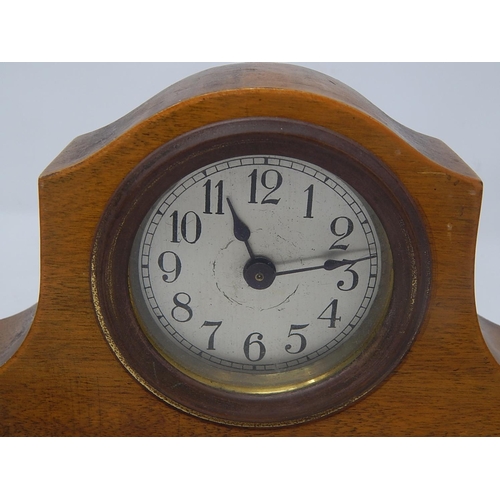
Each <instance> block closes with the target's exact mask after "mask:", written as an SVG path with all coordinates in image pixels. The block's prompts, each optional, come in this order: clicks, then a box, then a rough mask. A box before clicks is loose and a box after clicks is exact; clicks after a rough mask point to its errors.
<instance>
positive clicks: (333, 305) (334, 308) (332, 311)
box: [318, 299, 342, 328]
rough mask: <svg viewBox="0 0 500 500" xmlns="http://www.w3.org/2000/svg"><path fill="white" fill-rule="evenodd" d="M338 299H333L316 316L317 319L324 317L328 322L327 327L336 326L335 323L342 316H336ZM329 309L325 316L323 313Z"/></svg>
mask: <svg viewBox="0 0 500 500" xmlns="http://www.w3.org/2000/svg"><path fill="white" fill-rule="evenodd" d="M338 302H339V301H338V300H337V299H333V300H332V301H331V302H330V303H329V304H328V306H327V307H326V308H325V309H324V310H323V312H322V313H321V314H320V315H319V316H318V319H326V320H328V321H329V322H330V324H329V325H328V328H336V325H335V323H336V322H337V321H341V320H342V318H341V317H340V316H339V317H337V305H338ZM328 309H330V313H329V314H328V315H327V316H324V314H325V313H326V312H327V311H328Z"/></svg>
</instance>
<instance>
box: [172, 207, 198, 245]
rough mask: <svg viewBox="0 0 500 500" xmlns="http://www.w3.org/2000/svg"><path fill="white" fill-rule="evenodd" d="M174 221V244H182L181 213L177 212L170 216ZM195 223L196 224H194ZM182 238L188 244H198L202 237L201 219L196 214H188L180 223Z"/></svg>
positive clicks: (190, 212)
mask: <svg viewBox="0 0 500 500" xmlns="http://www.w3.org/2000/svg"><path fill="white" fill-rule="evenodd" d="M170 218H171V219H172V240H171V241H172V243H180V242H181V240H180V238H179V212H178V211H177V210H175V211H174V212H173V213H172V215H171V216H170ZM193 223H194V224H193ZM180 230H181V236H182V238H183V239H184V241H186V242H187V243H191V244H193V243H196V242H197V241H198V240H199V239H200V236H201V219H200V217H199V215H198V214H197V213H196V212H192V211H189V212H186V213H185V214H184V217H182V219H181V223H180Z"/></svg>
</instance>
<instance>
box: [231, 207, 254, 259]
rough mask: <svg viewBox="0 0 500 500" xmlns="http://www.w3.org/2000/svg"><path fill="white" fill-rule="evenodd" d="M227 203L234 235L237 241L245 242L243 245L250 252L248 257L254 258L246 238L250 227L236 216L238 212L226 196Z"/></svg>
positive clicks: (248, 235) (248, 236)
mask: <svg viewBox="0 0 500 500" xmlns="http://www.w3.org/2000/svg"><path fill="white" fill-rule="evenodd" d="M226 200H227V204H228V205H229V209H230V210H231V215H232V216H233V233H234V237H235V238H236V239H237V240H238V241H242V242H243V243H245V246H246V247H247V250H248V253H249V254H250V258H252V259H253V258H254V253H253V251H252V249H251V248H250V244H249V243H248V240H249V238H250V234H251V233H250V229H249V228H248V226H247V225H246V224H245V223H244V222H243V221H242V220H241V219H240V218H239V217H238V214H237V213H236V210H235V209H234V207H233V204H232V203H231V200H230V199H229V198H226Z"/></svg>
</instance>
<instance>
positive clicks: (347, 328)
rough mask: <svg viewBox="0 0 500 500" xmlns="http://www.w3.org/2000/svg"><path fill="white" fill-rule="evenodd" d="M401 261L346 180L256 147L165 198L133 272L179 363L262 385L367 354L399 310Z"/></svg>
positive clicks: (139, 244)
mask: <svg viewBox="0 0 500 500" xmlns="http://www.w3.org/2000/svg"><path fill="white" fill-rule="evenodd" d="M391 259H392V257H391V254H390V251H389V245H388V243H387V237H386V235H385V232H384V230H383V227H382V225H381V223H380V221H379V220H378V218H377V217H376V215H375V214H374V212H373V211H372V210H371V208H370V207H369V206H368V204H367V203H366V202H365V201H364V199H363V198H362V197H361V196H360V195H359V194H358V193H356V192H355V191H354V190H353V189H352V188H351V187H350V186H349V185H348V184H347V183H345V182H344V181H343V180H341V179H340V178H338V177H337V176H335V175H333V174H332V173H330V172H329V171H327V170H326V169H323V168H322V167H321V166H320V165H313V164H311V163H308V162H305V161H302V160H299V159H296V158H289V157H285V156H276V155H250V156H239V157H231V158H227V159H224V160H222V161H218V162H216V163H213V164H210V165H206V166H203V167H202V168H200V169H198V170H197V171H195V172H194V173H191V174H189V175H188V176H186V177H185V178H183V179H181V180H180V181H179V182H177V183H176V184H175V185H174V186H173V187H171V188H170V189H169V190H168V191H166V192H165V193H164V194H163V195H162V196H161V197H160V198H159V199H158V200H156V202H155V203H154V204H153V205H152V207H151V209H150V211H149V213H148V215H147V216H146V217H145V219H144V220H143V222H142V224H141V226H140V229H139V231H138V232H137V235H136V238H135V241H134V246H133V251H132V254H131V258H130V265H129V279H130V287H131V296H132V299H133V304H134V308H135V309H136V313H137V316H138V318H139V319H140V322H141V324H142V327H143V329H144V331H145V332H146V334H147V336H148V338H149V339H150V341H151V342H152V343H153V344H154V345H155V346H156V348H157V349H158V351H159V352H160V353H161V354H162V355H163V356H164V357H165V358H166V359H167V360H168V361H169V362H171V363H172V364H173V365H175V366H177V367H178V368H180V369H181V370H183V371H185V372H187V373H189V375H190V376H194V377H195V378H198V379H200V380H202V381H204V382H206V383H209V384H216V385H217V384H221V385H224V386H226V385H227V384H228V380H231V381H232V382H231V383H233V382H234V381H235V380H236V381H237V382H236V384H237V385H238V387H239V388H241V387H243V388H244V387H248V388H251V390H262V388H265V387H270V385H273V384H276V385H278V386H279V384H280V379H279V376H280V375H279V374H283V373H288V375H287V377H286V378H285V379H283V380H286V381H287V383H293V384H300V381H301V380H302V379H303V380H308V381H310V380H311V377H314V376H316V375H318V376H319V375H320V374H324V373H326V372H328V368H326V369H325V366H326V367H328V366H337V367H338V366H340V365H342V364H343V363H344V364H345V363H346V362H348V361H349V359H351V358H352V357H353V356H354V355H355V353H356V352H357V351H358V350H359V349H360V348H361V347H360V346H361V345H362V344H363V342H364V341H365V340H366V338H367V337H368V336H369V335H370V333H371V332H372V331H373V329H374V326H375V325H376V324H377V322H378V321H380V318H381V317H382V316H383V314H384V312H385V310H386V307H387V301H388V297H389V296H390V292H391V286H390V277H389V276H390V273H391V269H392V262H391ZM325 358H328V360H329V361H328V362H327V363H326V364H325V361H324V359H325ZM305 371H306V372H307V375H304V372H305ZM293 372H297V374H298V375H297V377H295V378H294V377H293V376H291V377H290V373H292V374H293ZM235 374H236V378H235ZM259 375H267V376H271V377H273V376H274V377H278V378H277V379H276V381H274V382H272V383H271V384H269V378H267V379H265V381H263V382H262V383H260V384H259V383H255V381H256V380H257V379H258V377H259ZM255 376H257V378H256V377H255ZM259 388H260V389H259Z"/></svg>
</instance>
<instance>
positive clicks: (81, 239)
mask: <svg viewBox="0 0 500 500" xmlns="http://www.w3.org/2000/svg"><path fill="white" fill-rule="evenodd" d="M248 117H273V118H283V119H289V120H298V121H302V122H307V123H310V124H313V125H316V126H320V127H324V128H326V129H329V130H332V131H334V132H336V133H338V134H340V135H342V136H344V137H347V138H348V139H350V140H353V141H355V142H357V143H358V144H360V145H361V146H363V147H364V148H366V149H368V150H369V151H370V152H371V153H372V154H374V155H375V156H377V157H378V158H380V160H381V161H382V162H384V163H385V164H386V165H387V166H389V168H390V169H391V170H392V172H393V173H394V174H395V175H396V177H397V178H398V179H399V181H400V182H401V183H402V184H403V185H404V186H405V188H406V190H407V192H408V193H409V194H410V196H411V197H412V198H413V200H414V202H415V204H416V206H417V208H418V210H419V212H420V215H421V218H422V220H423V221H424V225H425V227H426V230H427V235H428V240H429V244H430V249H431V259H432V266H431V269H432V276H431V287H430V295H429V301H428V305H427V311H426V313H425V319H424V321H423V325H422V327H421V329H420V331H419V333H418V335H417V337H416V339H415V341H414V343H413V345H412V347H411V349H410V351H409V352H408V354H407V355H406V356H405V358H404V359H403V361H402V363H401V364H400V365H399V366H398V367H397V368H396V369H395V370H394V371H393V373H392V374H391V376H389V377H388V378H387V379H386V380H385V381H384V382H383V383H382V384H381V385H380V386H379V387H378V388H377V389H376V390H375V391H374V392H372V393H371V394H370V395H369V396H367V397H365V398H363V399H361V400H360V401H358V402H356V403H355V404H354V405H352V406H350V407H348V408H346V409H344V410H343V411H341V412H339V413H336V414H334V415H330V416H328V417H325V418H322V419H319V420H315V421H311V422H308V423H304V424H300V425H295V426H288V427H280V428H260V427H254V428H241V427H234V426H227V425H222V424H217V423H213V422H209V421H205V420H203V419H200V418H197V417H195V416H191V415H188V414H186V413H183V412H181V411H179V410H177V409H175V408H173V407H171V406H169V405H167V404H165V403H164V402H163V401H161V400H160V399H158V398H157V397H155V396H154V395H153V394H151V393H150V392H148V391H147V390H145V389H144V388H143V387H142V386H141V385H140V384H139V383H137V381H136V380H134V378H133V377H131V376H130V374H129V373H127V371H126V370H125V369H124V368H123V366H122V365H121V364H120V362H119V361H118V360H117V359H116V357H115V355H114V353H113V352H112V350H111V349H110V347H109V345H108V343H107V342H106V340H105V338H104V336H103V334H102V332H101V329H100V327H99V323H98V320H97V318H96V314H95V311H94V307H93V300H92V289H91V283H90V265H91V256H92V248H93V244H94V237H95V233H96V228H97V226H98V224H99V221H100V219H101V216H102V214H103V212H104V211H105V210H106V207H107V204H108V201H109V200H110V198H111V197H112V195H113V193H114V192H115V190H116V189H117V188H118V187H119V186H120V184H121V182H122V180H123V179H124V178H125V177H126V176H127V174H129V172H131V170H132V169H133V168H134V167H135V166H136V165H137V164H139V163H140V162H141V160H143V159H144V158H145V157H147V156H148V155H149V154H151V153H152V152H153V151H155V150H156V149H157V148H159V147H160V146H161V145H163V144H165V143H166V142H168V141H171V140H173V139H175V138H176V137H179V136H181V135H182V134H184V133H186V132H189V131H191V130H193V129H196V128H199V127H203V126H205V125H210V124H214V123H217V122H221V121H226V120H234V119H240V118H248ZM39 193H40V225H41V285H40V299H39V302H38V304H37V305H35V306H33V307H31V308H30V309H28V310H27V311H24V312H22V313H20V314H18V315H16V316H13V317H11V318H7V319H4V320H2V321H1V322H0V365H1V366H0V434H1V435H24V436H26V435H30V436H33V435H49V436H75V435H78V436H80V435H92V436H103V435H112V436H116V435H125V436H133V435H142V436H156V435H163V436H188V435H191V436H194V435H198V436H257V435H261V436H265V435H281V436H313V435H315V436H354V435H362V436H396V435H398V436H400V435H403V436H415V435H420V436H421V435H439V436H442V435H497V434H499V433H500V431H499V429H500V366H499V365H498V362H497V361H496V359H495V357H496V356H498V352H499V351H500V328H499V327H498V326H497V325H494V324H493V323H490V322H488V321H487V320H484V319H482V318H478V316H477V313H476V308H475V298H474V255H475V245H476V233H477V228H478V222H479V212H480V206H481V194H482V183H481V181H480V179H479V178H478V177H477V176H476V175H475V174H474V172H473V171H472V170H471V169H470V168H469V167H468V166H467V165H466V164H465V163H464V162H463V161H462V160H461V159H460V158H459V157H458V156H457V155H456V154H455V153H453V152H452V151H451V150H450V149H449V148H448V147H447V146H446V145H444V144H443V143H442V142H440V141H438V140H436V139H433V138H430V137H427V136H423V135H420V134H418V133H415V132H413V131H411V130H409V129H407V128H405V127H404V126H402V125H400V124H398V123H396V122H395V121H393V120H392V119H390V118H389V117H388V116H386V115H385V114H384V113H383V112H381V111H380V110H379V109H377V108H376V107H375V106H373V105H372V104H371V103H369V102H368V101H367V100H366V99H364V98H363V97H362V96H360V95H359V94H358V93H356V92H355V91H353V90H352V89H350V88H348V87H347V86H345V85H343V84H342V83H341V82H339V81H336V80H333V79H332V78H329V77H327V76H325V75H322V74H320V73H317V72H314V71H311V70H307V69H304V68H300V67H295V66H288V65H251V64H248V65H232V66H227V67H222V68H217V69H213V70H208V71H205V72H202V73H200V74H197V75H194V76H192V77H190V78H187V79H185V80H183V81H181V82H179V83H177V84H176V85H174V86H172V87H170V88H168V89H166V90H165V91H163V92H161V93H160V94H158V95H157V96H155V97H153V98H152V99H151V100H149V101H147V102H146V103H145V104H143V105H142V106H140V107H139V108H137V109H136V110H134V111H132V112H131V113H129V114H128V115H126V116H124V117H123V118H121V119H120V120H118V121H117V122H115V123H113V124H111V125H109V126H107V127H104V128H103V129H100V130H97V131H95V132H92V133H89V134H87V135H84V136H81V137H78V138H77V139H75V140H74V141H73V142H72V143H71V144H70V145H69V146H68V147H67V148H66V149H65V150H64V151H63V152H62V153H61V154H60V155H59V156H58V157H57V158H56V159H55V160H54V161H53V162H52V163H51V164H50V165H49V166H48V167H47V168H46V170H45V171H44V172H43V173H42V175H41V176H40V179H39ZM481 329H482V331H481ZM497 359H498V358H497Z"/></svg>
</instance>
